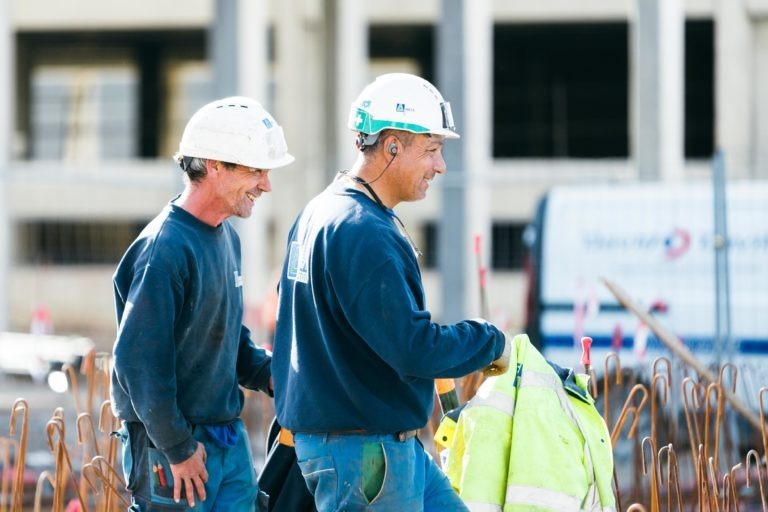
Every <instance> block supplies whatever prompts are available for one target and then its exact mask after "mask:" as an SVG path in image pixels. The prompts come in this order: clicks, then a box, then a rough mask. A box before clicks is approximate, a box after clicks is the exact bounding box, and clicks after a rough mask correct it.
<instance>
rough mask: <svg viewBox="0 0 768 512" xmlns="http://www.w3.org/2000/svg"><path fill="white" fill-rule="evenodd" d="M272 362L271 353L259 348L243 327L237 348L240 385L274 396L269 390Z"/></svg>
mask: <svg viewBox="0 0 768 512" xmlns="http://www.w3.org/2000/svg"><path fill="white" fill-rule="evenodd" d="M271 361H272V357H271V356H270V354H269V352H267V351H266V350H264V349H263V348H259V347H257V346H256V345H255V344H254V343H253V340H252V339H251V332H250V331H249V330H248V328H247V327H246V326H243V327H242V330H241V331H240V343H239V344H238V348H237V381H238V383H239V384H240V385H241V386H243V387H246V388H248V389H253V390H257V391H263V392H264V393H266V394H268V395H269V396H272V391H270V389H269V378H270V376H271V375H272V372H271V367H270V362H271Z"/></svg>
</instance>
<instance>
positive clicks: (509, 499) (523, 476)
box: [436, 334, 616, 512]
mask: <svg viewBox="0 0 768 512" xmlns="http://www.w3.org/2000/svg"><path fill="white" fill-rule="evenodd" d="M510 367H511V368H513V369H514V371H510V372H508V373H507V374H505V375H501V376H498V377H494V378H490V379H488V380H486V381H485V382H484V383H483V384H482V386H481V387H480V389H479V390H478V392H477V393H476V395H475V396H474V397H473V398H472V399H471V400H470V401H469V402H468V403H467V404H466V406H465V407H464V408H463V409H462V410H461V414H460V415H459V416H458V424H456V425H453V424H452V420H451V418H450V417H448V416H447V417H444V418H443V422H442V423H441V425H440V428H439V429H438V434H439V436H440V437H439V438H438V437H437V436H436V439H440V441H441V442H443V443H445V445H446V446H448V453H447V459H446V464H445V468H444V469H445V471H446V473H447V475H448V477H449V478H450V480H451V483H452V484H453V486H454V488H455V489H456V490H457V491H458V493H459V494H460V496H461V498H462V499H463V500H464V502H465V503H466V504H467V506H468V507H469V509H470V510H472V511H478V512H515V511H520V512H522V511H531V512H533V511H537V512H543V511H552V512H581V511H593V512H598V511H599V512H608V511H613V510H615V509H616V503H615V499H614V495H613V491H612V489H611V478H612V476H613V454H612V449H611V438H610V435H609V433H608V429H607V427H606V425H605V422H604V421H603V418H602V417H601V416H600V414H599V412H598V411H597V409H595V406H594V401H593V399H592V397H591V396H590V395H589V393H588V392H587V382H588V378H587V376H586V375H585V374H575V373H574V372H573V371H571V370H570V369H565V368H560V367H558V366H557V365H555V364H553V363H549V362H548V361H546V360H545V359H544V357H543V356H542V355H541V353H539V351H538V350H536V348H535V347H534V346H533V345H532V344H531V342H530V340H529V339H528V336H526V335H523V334H521V335H518V336H515V337H514V340H513V343H512V352H511V357H510ZM449 416H450V415H449ZM446 425H448V427H447V428H446ZM451 435H452V438H451Z"/></svg>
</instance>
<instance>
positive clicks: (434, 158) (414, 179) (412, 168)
mask: <svg viewBox="0 0 768 512" xmlns="http://www.w3.org/2000/svg"><path fill="white" fill-rule="evenodd" d="M444 142H445V137H444V136H442V135H424V134H419V135H416V136H414V137H413V139H412V140H411V142H410V144H408V145H407V146H405V147H404V148H402V149H401V150H400V152H399V153H398V154H397V158H399V159H400V161H399V162H398V163H399V164H400V169H401V170H400V172H399V173H398V174H399V177H398V180H397V182H398V189H399V190H398V192H399V193H398V196H399V200H400V201H418V200H420V199H424V198H425V197H426V196H427V189H429V186H430V183H431V181H432V179H433V178H434V177H435V175H436V174H443V173H444V172H445V160H443V143H444Z"/></svg>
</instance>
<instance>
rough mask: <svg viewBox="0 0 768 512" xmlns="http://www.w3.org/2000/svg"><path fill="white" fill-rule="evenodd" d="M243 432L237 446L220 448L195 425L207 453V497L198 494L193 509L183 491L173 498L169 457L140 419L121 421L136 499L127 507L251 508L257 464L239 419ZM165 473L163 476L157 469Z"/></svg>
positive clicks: (144, 511)
mask: <svg viewBox="0 0 768 512" xmlns="http://www.w3.org/2000/svg"><path fill="white" fill-rule="evenodd" d="M233 425H234V427H235V429H236V430H237V432H238V434H239V436H238V441H237V444H236V445H235V446H232V447H222V446H220V445H219V444H217V443H216V442H214V440H213V439H212V438H211V437H210V436H209V435H208V434H207V433H206V432H205V429H203V428H200V427H196V428H195V430H194V436H195V439H197V440H198V441H199V442H201V443H203V445H204V446H205V451H206V454H207V459H206V462H205V469H206V470H207V471H208V482H207V483H206V484H205V494H206V499H205V501H200V499H199V497H198V496H197V495H195V508H193V509H190V508H189V506H188V505H187V502H186V498H185V495H184V490H183V489H182V495H181V501H180V502H179V503H175V502H174V501H173V475H172V474H171V468H170V464H169V463H168V460H167V459H166V458H165V456H164V455H163V454H162V453H160V452H159V451H158V450H157V449H155V448H154V447H153V446H152V443H151V442H150V440H149V438H148V437H147V432H146V430H144V427H143V426H142V425H141V424H140V423H126V422H123V428H122V429H120V431H119V432H118V437H120V439H121V440H122V441H123V474H124V476H125V479H126V487H127V488H128V490H129V491H130V492H131V496H132V500H131V507H130V508H129V509H128V510H129V511H135V512H138V511H140V512H151V511H180V510H194V511H208V510H217V511H223V510H231V511H238V512H240V511H243V512H253V511H254V510H255V509H256V495H257V494H258V490H259V486H258V482H257V481H256V470H255V468H254V467H253V455H252V452H251V444H250V442H249V440H248V432H247V431H246V430H245V426H244V425H243V422H242V421H241V420H237V421H236V422H235V423H234V424H233ZM159 472H162V473H163V475H162V478H161V476H160V474H159Z"/></svg>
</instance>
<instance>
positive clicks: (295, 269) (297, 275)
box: [287, 242, 309, 284]
mask: <svg viewBox="0 0 768 512" xmlns="http://www.w3.org/2000/svg"><path fill="white" fill-rule="evenodd" d="M307 260H308V257H307V251H306V250H304V248H303V247H302V246H301V244H299V242H291V249H290V252H289V253H288V273H287V275H288V279H291V280H293V281H298V282H300V283H305V284H306V283H307V282H308V281H309V266H308V263H307Z"/></svg>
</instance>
